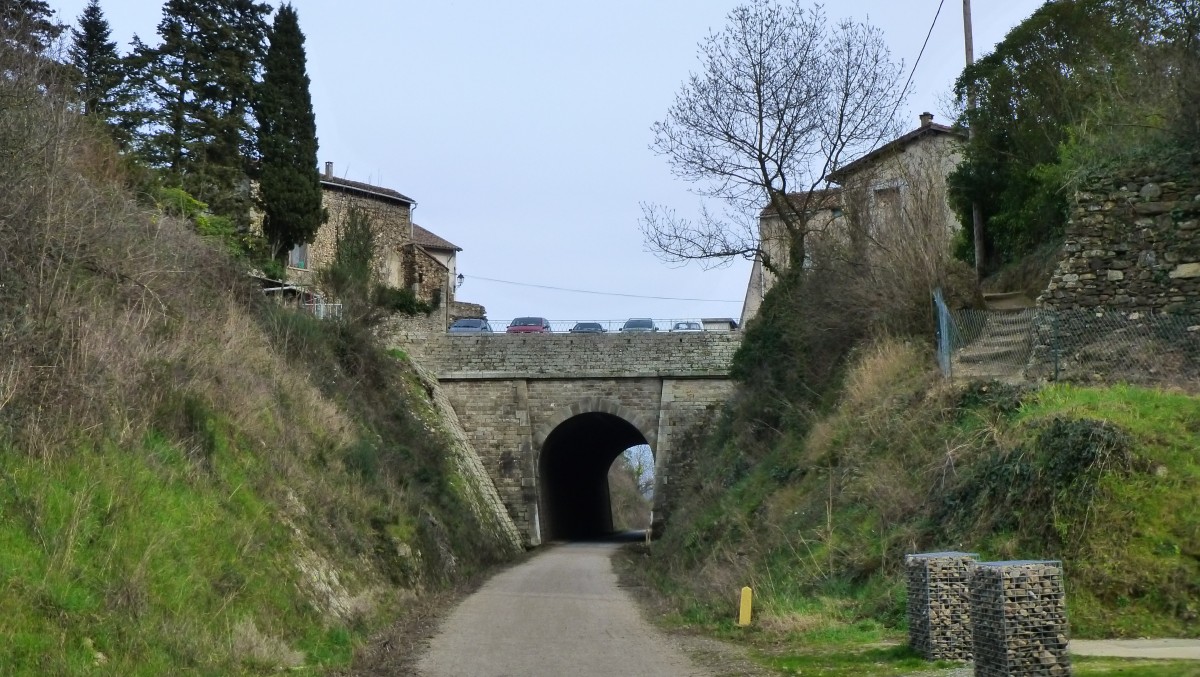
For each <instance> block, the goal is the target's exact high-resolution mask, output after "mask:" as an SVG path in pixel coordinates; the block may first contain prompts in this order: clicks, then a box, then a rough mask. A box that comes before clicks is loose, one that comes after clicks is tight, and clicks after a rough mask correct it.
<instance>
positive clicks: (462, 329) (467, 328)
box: [449, 317, 492, 334]
mask: <svg viewBox="0 0 1200 677" xmlns="http://www.w3.org/2000/svg"><path fill="white" fill-rule="evenodd" d="M449 332H450V333H451V334H490V333H492V325H490V324H488V321H487V320H485V319H483V318H482V317H464V318H461V319H458V320H455V321H454V324H452V325H450V329H449Z"/></svg>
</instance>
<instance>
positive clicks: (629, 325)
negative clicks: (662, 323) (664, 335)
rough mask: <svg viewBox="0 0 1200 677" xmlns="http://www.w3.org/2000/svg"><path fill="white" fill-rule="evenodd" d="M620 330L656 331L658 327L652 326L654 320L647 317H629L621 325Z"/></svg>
mask: <svg viewBox="0 0 1200 677" xmlns="http://www.w3.org/2000/svg"><path fill="white" fill-rule="evenodd" d="M621 331H624V332H638V331H658V327H656V326H654V320H651V319H650V318H648V317H631V318H629V319H628V320H625V324H624V326H622V327H621Z"/></svg>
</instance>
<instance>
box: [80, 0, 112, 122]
mask: <svg viewBox="0 0 1200 677" xmlns="http://www.w3.org/2000/svg"><path fill="white" fill-rule="evenodd" d="M111 36H112V29H111V27H110V26H109V25H108V20H107V19H105V18H104V11H103V10H102V9H100V0H89V2H88V4H87V7H85V8H84V10H83V14H81V15H80V17H79V26H78V27H76V28H72V29H71V48H70V50H69V55H70V57H71V65H73V66H75V69H76V70H77V71H79V84H78V86H77V90H78V92H79V95H80V97H82V99H83V106H84V113H85V114H87V115H100V116H102V117H104V118H105V119H108V117H109V116H110V115H111V114H112V112H113V109H114V108H115V105H116V102H115V100H114V96H115V92H116V90H117V88H118V87H119V86H120V84H121V79H122V78H121V57H120V56H119V55H118V54H117V43H116V42H115V41H113V40H110V39H109V38H110V37H111Z"/></svg>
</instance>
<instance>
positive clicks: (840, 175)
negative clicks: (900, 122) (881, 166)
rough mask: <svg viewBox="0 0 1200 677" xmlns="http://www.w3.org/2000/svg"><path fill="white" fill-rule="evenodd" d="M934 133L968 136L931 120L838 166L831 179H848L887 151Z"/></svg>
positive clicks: (830, 175)
mask: <svg viewBox="0 0 1200 677" xmlns="http://www.w3.org/2000/svg"><path fill="white" fill-rule="evenodd" d="M933 134H950V135H953V136H958V137H962V138H964V139H965V138H966V134H965V133H963V132H961V131H959V130H957V129H955V128H953V127H948V126H946V125H939V124H938V123H936V122H931V123H929V124H927V125H922V126H920V127H917V128H916V129H914V130H912V131H911V132H908V133H907V134H904V135H903V136H899V137H896V138H895V139H893V140H891V141H889V142H887V143H885V144H883V145H882V146H880V147H878V148H876V149H875V150H873V151H871V152H870V153H867V154H866V155H864V156H862V157H860V158H858V159H857V160H855V161H854V162H850V163H848V164H845V165H842V166H841V167H838V168H837V169H836V170H834V171H832V172H830V173H829V180H830V181H832V182H833V183H841V182H842V181H844V180H845V179H846V176H847V175H848V174H853V173H854V172H855V171H856V170H857V169H860V168H862V167H865V166H866V165H868V164H870V163H871V162H873V161H874V160H876V159H878V158H879V157H880V156H882V155H884V154H885V153H891V152H893V151H901V150H904V147H905V146H907V145H908V144H910V143H912V142H914V141H916V140H917V139H920V138H922V137H925V136H929V135H933Z"/></svg>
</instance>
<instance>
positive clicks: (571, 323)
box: [488, 317, 732, 334]
mask: <svg viewBox="0 0 1200 677" xmlns="http://www.w3.org/2000/svg"><path fill="white" fill-rule="evenodd" d="M626 321H627V320H550V333H554V334H568V333H573V332H572V331H571V330H572V329H574V328H575V326H576V325H578V324H589V325H590V324H599V325H600V328H601V330H602V332H603V333H606V334H619V333H622V332H621V328H622V327H623V326H624V325H625V322H626ZM652 322H653V323H654V328H655V330H656V331H658V332H670V331H677V332H678V331H690V332H699V331H731V330H732V326H731V325H729V324H724V325H722V324H720V323H715V322H711V321H710V322H708V323H707V324H706V323H705V322H703V321H702V320H700V319H699V318H694V317H689V318H673V319H653V320H652ZM488 324H489V325H491V327H492V331H493V332H495V333H504V332H505V331H507V330H508V326H509V324H510V323H509V322H496V321H492V320H489V321H488ZM680 324H687V325H694V326H695V327H698V329H697V328H688V329H676V326H677V325H680Z"/></svg>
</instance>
